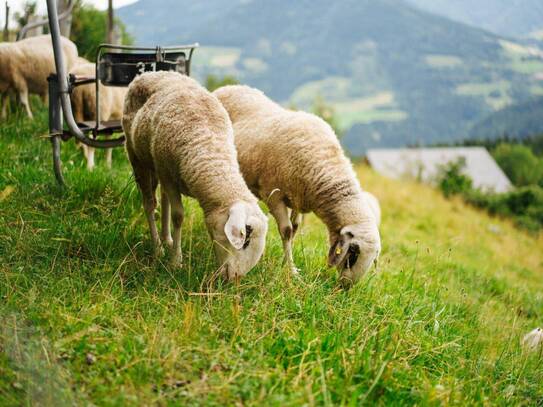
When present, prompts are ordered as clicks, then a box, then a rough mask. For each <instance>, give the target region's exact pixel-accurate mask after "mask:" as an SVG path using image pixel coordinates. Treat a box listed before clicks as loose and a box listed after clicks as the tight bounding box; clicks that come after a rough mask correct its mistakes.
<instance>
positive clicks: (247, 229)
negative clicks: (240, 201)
mask: <svg viewBox="0 0 543 407" xmlns="http://www.w3.org/2000/svg"><path fill="white" fill-rule="evenodd" d="M245 232H246V234H247V235H246V236H245V243H243V248H244V249H246V248H247V246H249V243H251V233H253V228H252V227H251V226H249V225H246V226H245Z"/></svg>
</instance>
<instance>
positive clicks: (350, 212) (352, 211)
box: [315, 191, 372, 234]
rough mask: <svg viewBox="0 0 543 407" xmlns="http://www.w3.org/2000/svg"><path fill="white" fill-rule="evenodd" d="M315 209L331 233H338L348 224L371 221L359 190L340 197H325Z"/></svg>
mask: <svg viewBox="0 0 543 407" xmlns="http://www.w3.org/2000/svg"><path fill="white" fill-rule="evenodd" d="M321 202H322V203H323V205H321V206H320V207H319V208H318V209H316V210H315V214H316V215H317V216H318V217H319V218H320V219H321V220H322V221H323V223H324V224H325V225H326V227H327V229H328V231H329V233H330V234H337V233H339V231H340V230H341V229H342V228H343V227H345V226H347V225H354V224H360V223H366V222H370V221H371V219H372V218H371V215H370V214H369V210H368V208H365V207H364V204H363V199H362V195H361V193H360V191H359V192H357V193H356V194H352V195H350V196H346V197H341V198H340V199H337V198H336V199H334V200H332V199H324V200H323V201H321Z"/></svg>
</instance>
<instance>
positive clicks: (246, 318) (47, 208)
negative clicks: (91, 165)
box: [0, 110, 543, 406]
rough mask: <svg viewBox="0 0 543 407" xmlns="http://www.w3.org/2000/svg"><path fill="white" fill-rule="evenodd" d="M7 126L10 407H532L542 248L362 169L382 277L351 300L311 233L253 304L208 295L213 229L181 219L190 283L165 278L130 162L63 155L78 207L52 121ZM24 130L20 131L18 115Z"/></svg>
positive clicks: (1, 215)
mask: <svg viewBox="0 0 543 407" xmlns="http://www.w3.org/2000/svg"><path fill="white" fill-rule="evenodd" d="M36 116H37V120H36V121H35V122H34V123H30V122H28V121H27V120H26V119H25V118H21V119H20V120H19V121H12V122H10V123H7V124H5V123H4V124H3V125H2V126H1V127H0V297H1V298H2V301H0V405H3V406H11V405H21V404H23V403H29V404H43V405H53V404H54V405H59V404H67V405H68V404H72V405H73V404H79V405H80V404H93V405H151V404H164V405H166V404H168V405H176V404H179V405H184V404H210V405H234V404H242V405H262V404H263V403H264V404H268V405H302V404H307V405H311V404H316V405H322V404H350V405H360V404H362V403H364V402H365V403H369V404H374V403H377V402H378V403H382V404H389V405H390V404H394V405H398V404H418V405H428V404H439V403H445V404H447V403H450V404H458V405H473V404H489V405H518V404H523V405H528V404H535V403H536V402H537V400H541V399H542V398H543V388H542V387H541V382H542V380H543V370H542V369H541V363H540V362H541V360H540V358H539V356H538V355H530V354H527V353H525V352H524V351H523V350H522V349H521V348H520V346H519V341H520V338H521V337H522V336H523V335H524V334H525V333H526V332H528V331H530V330H532V329H533V328H535V327H536V326H538V325H541V322H542V319H543V295H542V293H543V279H542V278H541V277H542V273H543V250H542V249H543V240H542V238H541V237H539V238H535V237H530V236H528V235H526V234H524V233H523V232H520V231H519V230H516V229H515V228H513V227H512V226H511V224H510V223H509V222H506V221H501V220H499V219H491V218H489V217H488V216H487V215H485V214H484V213H481V212H478V211H475V210H473V209H471V208H469V207H466V206H465V205H463V204H462V203H461V202H460V201H447V200H445V199H443V198H442V197H441V195H440V194H439V193H438V192H436V191H434V190H432V189H431V188H429V187H426V186H422V185H418V184H414V183H409V182H396V181H391V180H387V179H384V178H382V177H379V176H377V175H376V174H374V173H373V172H372V171H370V170H369V169H368V168H366V167H364V166H357V171H358V173H359V176H360V179H361V181H362V184H363V186H364V187H365V188H367V189H368V190H370V191H373V192H374V193H375V194H376V195H377V196H378V197H379V199H380V200H381V204H382V209H383V225H382V239H383V253H382V256H381V259H380V262H379V270H378V272H377V273H375V272H372V273H371V275H369V276H368V277H367V278H366V279H364V281H363V282H362V283H361V284H359V285H357V286H356V287H355V288H353V289H352V290H351V291H349V292H347V293H345V292H343V291H341V290H338V289H337V277H336V276H335V274H334V272H333V271H331V270H328V269H327V268H326V266H325V258H326V253H327V245H326V236H325V231H324V228H323V226H322V224H321V223H320V222H318V221H317V220H316V219H315V218H314V217H313V216H309V217H308V218H307V220H306V222H305V224H304V225H303V228H302V231H301V232H302V233H301V235H300V236H299V237H298V238H297V241H296V245H295V260H296V262H297V264H298V265H299V267H300V268H301V276H300V278H299V279H294V278H292V277H290V276H289V274H288V273H287V272H286V271H285V270H284V269H282V268H281V243H280V239H279V237H278V235H277V232H276V228H275V227H274V225H272V224H270V234H269V238H268V246H267V251H266V254H265V256H264V258H263V261H262V262H261V264H260V265H259V266H258V267H257V268H256V269H255V270H253V271H252V272H251V273H250V274H249V276H248V277H247V278H246V279H244V280H242V281H241V283H240V284H239V285H231V284H221V283H220V282H217V281H215V280H214V279H213V278H212V274H213V272H214V271H215V266H214V265H213V261H212V251H211V245H210V242H209V239H208V237H207V234H206V232H205V226H204V224H203V221H202V216H201V211H200V210H199V209H197V207H196V205H195V204H194V202H192V201H191V200H185V204H186V206H185V207H186V219H185V224H184V226H183V249H184V256H185V257H184V260H185V265H184V267H183V269H182V270H172V269H169V268H168V267H167V266H166V262H165V261H164V260H165V259H160V260H159V261H157V262H152V261H151V260H150V253H151V247H150V242H149V238H148V231H147V226H146V224H145V219H144V216H143V211H142V209H141V203H140V198H139V194H138V191H137V189H136V187H135V185H134V181H133V179H132V177H131V171H130V169H129V166H128V164H127V161H126V158H125V154H124V152H123V151H121V150H116V151H115V155H114V168H113V170H112V171H107V170H106V169H105V168H104V167H103V161H102V160H103V156H102V155H101V154H98V156H97V163H98V167H97V168H96V170H95V171H94V172H93V173H89V172H87V171H86V170H85V168H84V163H83V159H82V157H81V153H80V152H78V151H76V149H75V148H74V147H73V144H64V145H63V146H64V152H63V157H64V159H65V167H66V176H67V181H68V182H69V185H70V188H69V189H67V190H64V191H62V190H60V189H58V188H57V187H56V186H55V184H54V180H53V175H52V171H51V168H50V167H51V166H50V145H49V143H48V142H47V140H44V139H43V138H41V137H39V135H41V134H43V133H44V132H45V131H46V125H45V119H46V116H47V114H46V112H44V111H43V110H42V111H39V110H38V111H36ZM21 117H22V116H21Z"/></svg>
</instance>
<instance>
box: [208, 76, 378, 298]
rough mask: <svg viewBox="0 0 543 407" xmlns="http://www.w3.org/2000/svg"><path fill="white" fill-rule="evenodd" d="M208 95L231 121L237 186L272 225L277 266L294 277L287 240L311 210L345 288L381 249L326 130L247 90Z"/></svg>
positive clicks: (367, 208) (373, 222)
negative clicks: (241, 181) (242, 185)
mask: <svg viewBox="0 0 543 407" xmlns="http://www.w3.org/2000/svg"><path fill="white" fill-rule="evenodd" d="M214 94H215V96H217V98H218V99H219V100H220V102H221V103H222V105H223V106H224V108H225V109H226V111H227V112H228V114H229V116H230V119H231V120H232V124H233V126H234V139H235V145H236V149H237V151H238V161H239V164H240V168H241V172H242V174H243V176H244V178H245V181H246V182H247V185H248V186H249V189H250V190H251V191H252V192H253V193H254V194H255V195H257V196H258V197H259V198H260V199H261V200H263V201H265V202H266V203H267V206H268V208H269V209H270V212H271V214H272V215H273V217H274V218H275V220H276V222H277V225H278V229H279V233H280V235H281V238H282V241H283V252H284V259H283V262H284V264H287V265H288V266H289V268H290V269H291V271H292V272H293V273H297V272H298V269H297V268H296V266H295V264H294V260H293V257H292V241H293V238H294V236H295V234H296V231H297V229H298V227H299V224H300V220H301V214H302V213H307V212H314V213H315V214H316V215H317V217H319V218H320V219H321V220H322V221H323V222H324V224H325V225H326V226H327V229H328V235H329V244H330V251H329V255H328V264H329V266H335V267H336V268H337V269H338V271H339V272H340V273H341V276H340V281H341V283H342V284H343V285H344V286H345V287H346V288H347V287H349V286H351V285H352V284H353V283H355V282H356V281H358V280H359V279H360V278H361V277H362V275H363V274H364V273H365V272H366V271H367V270H368V269H369V268H370V267H371V265H372V263H374V261H375V262H376V260H377V258H378V256H379V253H380V250H381V243H380V236H379V230H378V225H377V216H376V215H377V214H378V212H374V210H372V209H371V208H372V205H375V202H373V203H372V202H370V200H369V199H368V197H367V195H365V194H363V193H362V190H361V188H360V184H359V182H358V180H357V178H356V175H355V173H354V171H353V168H352V165H351V163H350V161H349V160H348V159H347V157H346V156H345V154H344V153H343V150H342V148H341V145H340V144H339V141H338V139H337V137H336V135H335V134H334V132H333V130H332V129H331V127H330V126H329V125H328V124H327V123H326V122H325V121H323V120H322V119H320V118H318V117H317V116H315V115H313V114H309V113H305V112H293V111H290V110H287V109H284V108H283V107H281V106H279V105H278V104H276V103H275V102H273V101H272V100H270V99H269V98H268V97H267V96H266V95H264V93H262V92H261V91H259V90H257V89H253V88H250V87H248V86H243V85H233V86H225V87H222V88H219V89H217V90H215V92H214ZM377 209H378V203H377ZM379 217H380V216H379Z"/></svg>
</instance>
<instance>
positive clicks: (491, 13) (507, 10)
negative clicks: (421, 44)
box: [408, 0, 543, 37]
mask: <svg viewBox="0 0 543 407" xmlns="http://www.w3.org/2000/svg"><path fill="white" fill-rule="evenodd" d="M408 1H409V2H410V3H412V4H414V5H416V6H418V7H420V8H421V9H423V10H427V11H430V12H432V13H435V14H439V15H442V16H445V17H448V18H450V19H452V20H456V21H461V22H463V23H466V24H470V25H473V26H475V27H480V28H484V29H485V30H488V31H491V32H494V33H496V34H499V35H504V36H509V37H527V36H529V35H530V34H532V33H535V32H537V31H543V3H542V2H541V1H540V0H477V1H472V0H455V1H451V0H408Z"/></svg>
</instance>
